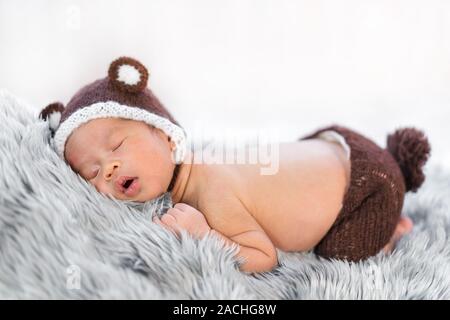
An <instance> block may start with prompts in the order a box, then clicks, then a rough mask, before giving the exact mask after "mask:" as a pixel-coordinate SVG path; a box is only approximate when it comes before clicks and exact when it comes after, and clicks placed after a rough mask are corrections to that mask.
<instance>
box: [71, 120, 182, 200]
mask: <svg viewBox="0 0 450 320" xmlns="http://www.w3.org/2000/svg"><path fill="white" fill-rule="evenodd" d="M171 148H172V143H171V142H170V141H169V138H168V136H167V135H165V134H164V133H163V132H162V131H161V130H159V129H155V128H152V127H150V126H149V125H147V124H146V123H144V122H141V121H134V120H127V119H120V118H102V119H95V120H91V121H89V122H87V123H86V124H84V125H82V126H81V127H79V128H77V129H76V130H74V132H73V133H72V134H71V135H70V136H69V139H68V140H67V143H66V148H65V154H64V155H65V158H66V160H67V162H68V163H69V165H70V166H71V167H72V169H73V170H74V171H75V172H77V173H79V174H80V175H81V176H82V177H83V178H84V179H86V180H87V181H89V182H90V183H92V184H93V185H94V186H95V188H96V189H97V190H98V191H99V192H101V193H104V194H111V195H112V196H113V197H114V198H116V199H120V200H132V201H138V202H145V201H147V200H151V199H154V198H156V197H158V196H160V195H161V194H162V193H164V192H165V191H166V190H167V188H168V186H169V183H170V180H171V178H172V174H173V170H174V168H175V164H174V162H173V161H172V157H171V154H172V152H171ZM121 177H122V180H124V179H125V177H129V178H135V179H137V180H136V181H135V182H134V183H133V185H134V187H136V186H137V189H135V188H134V187H130V182H128V183H125V185H124V186H122V185H121V183H120V182H121ZM125 182H126V181H125ZM136 182H137V183H136ZM125 187H129V188H128V189H126V188H125ZM133 190H136V191H135V192H133Z"/></svg>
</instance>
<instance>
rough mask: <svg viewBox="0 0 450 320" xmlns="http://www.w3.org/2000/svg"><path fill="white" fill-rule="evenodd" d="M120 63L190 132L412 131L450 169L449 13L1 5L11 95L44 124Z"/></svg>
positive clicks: (3, 74)
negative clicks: (52, 106)
mask: <svg viewBox="0 0 450 320" xmlns="http://www.w3.org/2000/svg"><path fill="white" fill-rule="evenodd" d="M121 55H129V56H132V57H135V58H137V59H139V60H140V61H141V62H143V63H144V64H145V65H146V66H147V67H148V68H149V70H150V73H151V75H150V80H149V86H150V87H151V88H152V90H153V91H154V92H155V94H156V95H157V96H158V97H159V98H160V100H161V101H162V102H163V103H164V104H165V106H166V107H167V108H168V109H169V110H170V111H171V112H172V113H173V114H174V116H175V117H176V118H177V120H178V121H179V122H180V123H181V124H182V125H183V126H184V127H185V128H186V129H187V131H191V132H194V131H197V132H198V131H199V130H201V131H202V132H203V131H204V132H215V133H216V134H217V133H219V134H220V133H225V132H228V134H229V133H230V132H232V133H236V134H243V135H251V134H249V132H253V133H255V132H261V131H264V132H269V131H270V132H275V134H276V135H277V136H278V137H279V139H280V140H292V139H295V138H296V137H298V136H301V135H305V134H307V133H309V132H310V131H311V130H314V129H316V128H318V127H320V126H323V125H328V124H330V123H339V124H342V125H346V126H350V127H352V128H353V129H356V130H359V131H361V132H362V133H364V134H365V135H367V136H369V137H371V138H372V139H374V140H375V141H376V142H378V143H379V144H381V145H383V146H384V145H385V136H386V134H387V133H389V132H391V131H393V130H394V129H395V128H396V127H400V126H409V125H412V126H416V127H418V128H420V129H423V130H425V131H426V132H427V134H428V136H429V138H430V140H431V143H432V147H433V155H432V158H431V161H430V162H432V163H441V164H443V165H445V166H448V167H449V168H450V147H449V146H448V145H449V144H448V143H447V137H449V136H450V123H449V120H450V1H444V0H440V1H438V0H376V1H375V0H373V1H371V0H345V1H335V0H329V1H325V0H308V1H306V0H302V1H300V0H297V1H295V0H272V1H267V0H265V1H264V0H231V1H224V0H221V1H218V0H217V1H213V0H190V1H186V0H153V1H152V0H150V1H137V0H127V1H111V0H108V1H106V0H89V1H50V0H46V1H44V0H36V1H25V0H0V87H5V88H7V89H9V90H10V91H11V92H13V93H14V94H16V95H18V96H20V97H21V98H23V99H25V100H27V101H28V102H29V103H31V104H32V105H33V106H35V107H36V112H38V111H39V110H40V109H41V108H42V107H44V106H45V105H47V104H48V103H50V102H53V101H56V100H59V101H61V102H63V103H67V102H68V101H69V99H70V97H71V96H72V95H73V94H74V93H75V91H76V90H78V89H79V88H80V87H81V86H83V85H85V84H87V83H89V82H91V81H93V80H95V79H97V78H101V77H104V76H106V72H107V68H108V65H109V63H110V62H111V61H112V60H113V59H115V58H116V57H118V56H121Z"/></svg>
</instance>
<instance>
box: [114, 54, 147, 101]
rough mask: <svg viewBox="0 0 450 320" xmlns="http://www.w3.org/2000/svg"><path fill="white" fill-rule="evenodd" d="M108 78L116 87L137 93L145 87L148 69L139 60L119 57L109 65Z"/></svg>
mask: <svg viewBox="0 0 450 320" xmlns="http://www.w3.org/2000/svg"><path fill="white" fill-rule="evenodd" d="M108 78H109V81H110V82H111V84H112V85H113V86H114V87H115V88H116V89H118V90H121V91H124V92H129V93H138V92H141V91H143V90H144V89H145V88H146V87H147V80H148V71H147V69H146V68H145V67H144V65H143V64H141V63H140V62H139V61H137V60H135V59H133V58H130V57H120V58H118V59H116V60H114V61H113V62H112V63H111V65H110V66H109V70H108Z"/></svg>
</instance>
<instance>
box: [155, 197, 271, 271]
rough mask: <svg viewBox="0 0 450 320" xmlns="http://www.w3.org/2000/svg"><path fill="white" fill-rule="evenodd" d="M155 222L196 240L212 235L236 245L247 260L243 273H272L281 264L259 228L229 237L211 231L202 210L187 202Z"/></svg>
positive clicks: (267, 238)
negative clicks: (194, 237) (195, 237)
mask: <svg viewBox="0 0 450 320" xmlns="http://www.w3.org/2000/svg"><path fill="white" fill-rule="evenodd" d="M247 220H248V219H247ZM154 221H155V222H156V223H158V224H160V225H162V226H164V227H167V228H169V229H171V230H172V231H174V232H175V233H177V234H178V233H179V230H180V229H184V230H186V231H188V232H189V233H190V234H192V235H194V236H197V237H203V236H205V235H206V234H207V233H208V232H211V233H213V234H215V235H217V236H218V237H219V238H221V239H223V240H224V241H225V244H226V245H233V244H237V245H238V246H239V251H238V253H237V256H238V257H240V258H243V259H244V262H243V264H241V265H240V269H241V270H242V271H244V272H264V271H270V270H272V269H273V268H274V267H275V266H276V265H277V263H278V260H277V253H276V250H275V247H274V245H273V243H272V241H271V240H270V239H269V237H268V236H267V235H266V233H265V232H264V231H263V230H258V229H257V228H256V225H255V228H253V229H251V230H247V231H244V232H240V233H238V234H235V235H233V236H231V237H227V236H225V235H224V234H223V233H221V232H219V231H217V230H214V229H212V228H211V227H210V226H209V225H208V222H207V221H206V219H205V217H204V215H203V214H202V213H201V212H200V211H199V210H197V209H195V208H193V207H191V206H189V205H187V204H184V203H177V204H176V205H175V207H174V208H171V209H169V210H168V211H167V213H166V214H165V215H163V216H162V218H161V220H159V218H157V217H155V219H154ZM255 223H256V221H255ZM247 227H248V226H247Z"/></svg>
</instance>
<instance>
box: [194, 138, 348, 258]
mask: <svg viewBox="0 0 450 320" xmlns="http://www.w3.org/2000/svg"><path fill="white" fill-rule="evenodd" d="M263 167H266V166H264V165H259V164H257V165H255V164H214V165H205V166H204V167H203V169H202V171H203V173H202V174H203V180H204V181H205V184H204V186H203V187H201V189H202V190H201V191H200V192H199V201H198V209H199V210H200V211H201V212H203V214H204V215H205V217H206V219H207V221H208V224H209V225H210V226H211V228H213V229H216V230H218V231H220V232H222V233H223V234H225V235H226V236H228V237H232V236H234V235H237V234H240V233H243V232H247V231H249V230H263V231H264V232H265V233H266V234H267V235H268V237H269V238H270V239H271V240H272V242H273V244H274V245H275V247H277V248H279V249H282V250H285V251H305V250H309V249H311V248H313V247H314V246H315V245H316V244H317V243H318V242H319V241H320V239H322V237H323V236H324V235H325V234H326V233H327V231H328V230H329V229H330V227H331V226H332V224H333V222H334V221H335V220H336V217H337V215H338V213H339V211H340V209H341V207H342V202H343V198H344V194H345V192H346V188H347V186H348V181H349V178H350V163H349V160H347V159H346V158H345V155H344V151H343V150H342V149H341V147H340V146H339V145H337V144H336V143H332V142H327V141H324V140H319V139H309V140H303V141H297V142H292V143H284V144H280V145H279V166H278V171H277V172H276V173H275V174H271V175H262V174H261V168H263Z"/></svg>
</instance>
